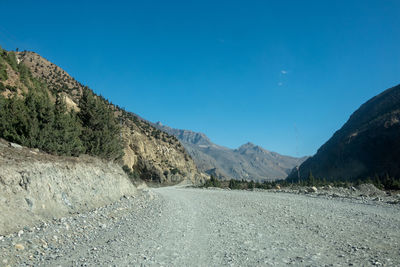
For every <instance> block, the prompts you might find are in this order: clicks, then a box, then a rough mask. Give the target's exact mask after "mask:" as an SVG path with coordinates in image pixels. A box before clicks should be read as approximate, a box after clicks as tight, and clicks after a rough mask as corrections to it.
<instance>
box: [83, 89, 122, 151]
mask: <svg viewBox="0 0 400 267" xmlns="http://www.w3.org/2000/svg"><path fill="white" fill-rule="evenodd" d="M79 109H80V111H79V113H78V117H79V119H80V120H81V122H82V126H83V130H82V135H81V140H82V142H83V144H84V147H85V149H86V153H88V154H90V155H95V156H100V157H102V158H106V159H117V158H119V157H121V156H122V155H123V151H122V148H123V146H122V140H121V138H120V133H121V130H120V127H119V125H118V124H117V122H116V119H115V117H114V114H113V112H112V110H111V109H110V108H109V107H108V105H106V103H105V102H104V100H102V99H101V98H99V97H95V96H94V94H93V93H92V92H91V91H90V89H88V88H85V89H84V90H83V94H82V98H81V100H80V102H79Z"/></svg>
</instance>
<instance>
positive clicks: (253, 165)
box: [153, 122, 307, 181]
mask: <svg viewBox="0 0 400 267" xmlns="http://www.w3.org/2000/svg"><path fill="white" fill-rule="evenodd" d="M153 126H155V127H156V128H158V129H160V130H162V131H164V132H166V133H168V134H170V135H173V136H175V137H176V138H178V140H179V141H180V142H181V143H182V144H183V146H184V147H185V149H186V150H187V152H188V153H189V155H190V156H191V157H192V158H193V160H194V162H195V163H196V165H197V167H198V168H199V170H200V171H202V172H205V173H207V174H209V175H213V176H215V177H217V178H218V179H220V180H230V179H231V178H232V179H236V180H242V179H245V180H253V181H273V180H278V179H285V178H286V177H287V176H288V174H289V173H290V171H291V170H292V169H293V168H294V167H296V166H299V165H300V164H301V163H303V162H304V161H305V160H306V159H307V157H301V158H296V157H290V156H285V155H280V154H279V153H276V152H272V151H268V150H266V149H264V148H262V147H260V146H257V145H254V144H252V143H246V144H243V145H242V146H240V147H238V148H237V149H230V148H227V147H224V146H220V145H217V144H214V143H213V142H211V140H210V139H209V138H208V137H207V136H206V135H205V134H203V133H198V132H193V131H190V130H180V129H174V128H171V127H168V126H166V125H163V124H162V123H160V122H157V123H155V124H153Z"/></svg>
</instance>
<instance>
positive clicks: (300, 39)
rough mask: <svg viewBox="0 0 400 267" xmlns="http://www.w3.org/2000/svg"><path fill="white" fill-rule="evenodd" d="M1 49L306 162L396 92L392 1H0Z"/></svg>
mask: <svg viewBox="0 0 400 267" xmlns="http://www.w3.org/2000/svg"><path fill="white" fill-rule="evenodd" d="M1 9H2V12H1V13H2V14H1V16H0V45H1V46H3V48H5V49H8V50H14V49H15V48H17V47H18V48H19V49H20V50H32V51H35V52H38V53H39V54H41V55H42V56H44V57H45V58H47V59H49V60H50V61H52V62H54V63H55V64H57V65H59V66H61V67H62V68H64V69H65V70H66V71H67V72H69V73H70V74H71V75H72V76H73V77H75V78H76V79H77V80H79V81H80V82H82V83H84V84H86V85H89V87H91V88H92V89H93V90H94V91H95V92H96V93H99V94H102V95H103V96H105V97H106V98H108V99H110V100H111V101H112V102H113V103H116V104H118V105H120V106H122V107H125V108H126V109H127V110H129V111H133V112H135V113H137V114H139V115H141V116H142V117H144V118H146V119H148V120H150V121H154V122H155V121H161V122H162V123H164V124H167V125H169V126H171V127H175V128H183V129H191V130H194V131H200V132H204V133H206V134H207V135H208V136H209V137H210V138H211V140H212V141H214V142H216V143H218V144H221V145H224V146H227V147H231V148H235V147H238V146H239V145H241V144H243V143H245V142H247V141H251V142H253V143H255V144H258V145H261V146H263V147H264V148H266V149H269V150H272V151H276V152H279V153H283V154H288V155H293V156H302V155H312V154H314V153H315V152H316V150H317V149H318V148H319V146H321V145H322V144H323V143H324V142H325V141H327V140H328V139H329V138H330V137H331V136H332V134H333V133H334V132H335V131H336V130H337V129H339V128H340V127H341V126H342V125H343V123H345V122H346V120H347V119H348V117H349V116H350V115H351V113H352V112H353V111H354V110H356V109H357V108H358V107H359V106H360V105H361V104H362V103H363V102H365V101H366V100H368V99H369V98H371V97H373V96H374V95H376V94H378V93H380V92H381V91H383V90H384V89H387V88H389V87H392V86H394V85H397V84H399V83H400V15H399V14H400V1H398V0H393V1H386V0H376V1H367V0H360V1H349V0H347V1H321V0H315V1H297V0H296V1H261V0H260V1H250V0H246V1H233V0H230V1H217V0H199V1H190V0H186V1H151V0H149V1H116V0H114V1H76V2H75V1H33V0H32V1H15V0H3V1H1Z"/></svg>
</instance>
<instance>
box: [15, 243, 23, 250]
mask: <svg viewBox="0 0 400 267" xmlns="http://www.w3.org/2000/svg"><path fill="white" fill-rule="evenodd" d="M14 247H15V249H16V250H24V249H25V247H24V245H22V244H15V246H14Z"/></svg>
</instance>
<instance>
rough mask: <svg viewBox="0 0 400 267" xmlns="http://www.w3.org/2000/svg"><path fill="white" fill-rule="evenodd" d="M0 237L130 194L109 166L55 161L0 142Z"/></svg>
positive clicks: (89, 160)
mask: <svg viewBox="0 0 400 267" xmlns="http://www.w3.org/2000/svg"><path fill="white" fill-rule="evenodd" d="M0 166H1V167H0V235H4V234H6V233H10V232H12V231H15V230H20V229H22V227H24V226H26V225H32V224H35V223H38V222H40V221H43V220H48V219H53V218H57V217H62V216H66V215H68V214H70V213H78V212H83V211H87V210H90V209H94V208H97V207H100V206H104V205H107V204H109V203H112V202H115V201H117V200H119V199H120V198H121V197H123V196H129V195H135V194H136V193H137V189H136V187H135V186H134V184H133V183H132V181H130V180H129V179H128V177H127V175H126V174H125V173H124V172H123V171H122V169H121V167H120V166H118V165H117V164H115V163H112V162H108V161H106V160H100V159H98V158H93V157H88V156H82V157H79V158H78V157H59V156H54V155H49V154H46V153H42V152H40V151H38V150H37V149H29V148H26V147H20V146H18V145H15V144H9V143H8V142H6V141H4V140H3V139H0Z"/></svg>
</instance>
